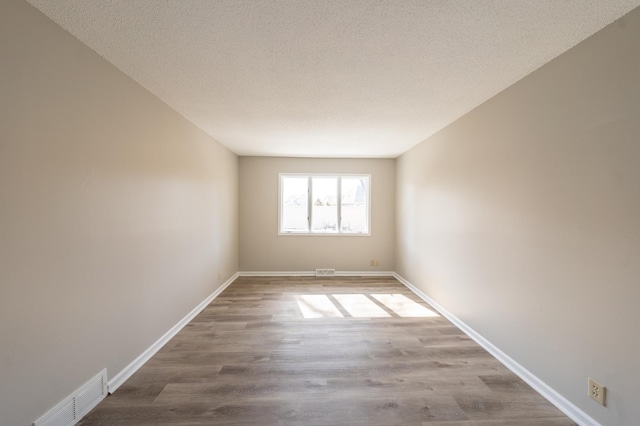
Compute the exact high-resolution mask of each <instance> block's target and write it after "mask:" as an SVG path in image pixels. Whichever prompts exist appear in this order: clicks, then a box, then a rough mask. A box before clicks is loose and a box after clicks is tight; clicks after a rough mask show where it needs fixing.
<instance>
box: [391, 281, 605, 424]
mask: <svg viewBox="0 0 640 426" xmlns="http://www.w3.org/2000/svg"><path fill="white" fill-rule="evenodd" d="M394 277H395V278H396V279H397V280H398V281H400V282H401V283H402V284H404V285H405V286H406V287H407V288H408V289H409V290H411V291H412V292H414V293H415V294H416V295H417V296H418V297H419V298H421V299H422V300H424V301H425V302H427V303H428V304H429V305H431V306H432V307H433V308H434V309H435V310H436V311H438V312H439V313H440V314H441V315H442V316H443V317H445V318H446V319H448V320H449V321H451V322H452V323H453V324H454V325H455V326H456V327H458V328H459V329H460V330H462V331H463V332H464V333H465V334H466V335H467V336H469V337H470V338H472V339H473V340H474V341H475V342H476V343H478V344H479V345H480V346H482V347H483V348H484V349H485V350H486V351H487V352H489V353H490V354H491V355H493V356H494V357H495V358H496V359H497V360H498V361H500V362H501V363H502V364H504V366H505V367H507V368H508V369H509V370H511V371H512V372H513V373H515V374H516V375H517V376H518V377H520V378H521V379H522V380H524V381H525V382H526V383H527V384H528V385H529V386H531V387H532V388H533V389H535V390H536V391H537V392H538V393H539V394H540V395H542V396H543V397H545V398H546V399H547V400H548V401H549V402H550V403H552V404H553V405H555V406H556V407H557V408H558V409H559V410H560V411H562V412H563V413H565V414H566V415H567V416H568V417H569V418H571V419H572V420H573V421H574V422H576V423H578V424H579V425H582V426H601V425H600V423H598V422H597V421H595V420H594V419H593V418H591V417H590V416H589V415H587V414H586V413H585V412H584V411H582V410H581V409H580V408H578V407H577V406H576V405H575V404H573V403H572V402H571V401H569V400H568V399H567V398H565V397H564V396H562V395H560V394H559V393H558V392H557V391H556V390H554V389H553V388H552V387H551V386H549V385H547V384H546V383H545V382H543V381H542V380H540V379H539V378H538V377H537V376H535V375H534V374H533V373H531V372H530V371H529V370H527V369H526V368H524V367H523V366H522V365H520V364H519V363H518V362H516V361H515V360H514V359H513V358H511V357H510V356H509V355H507V354H505V353H504V352H502V351H501V350H500V349H499V348H498V347H497V346H495V345H494V344H493V343H491V342H490V341H488V340H487V339H485V338H484V337H483V336H482V335H480V334H479V333H478V332H476V331H475V330H474V329H472V328H471V327H469V326H468V325H467V324H465V323H464V322H462V321H461V320H460V319H459V318H458V317H456V316H455V315H453V314H452V313H451V312H449V311H447V310H446V309H445V308H444V307H443V306H441V305H440V304H438V302H436V301H435V300H433V299H432V298H430V297H429V296H427V295H426V294H425V293H424V292H422V290H420V289H418V288H417V287H415V286H414V285H413V284H411V283H410V282H409V281H407V280H406V279H404V278H403V277H401V276H400V275H398V274H397V273H394Z"/></svg>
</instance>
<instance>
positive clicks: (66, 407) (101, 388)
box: [33, 369, 107, 426]
mask: <svg viewBox="0 0 640 426" xmlns="http://www.w3.org/2000/svg"><path fill="white" fill-rule="evenodd" d="M105 396H107V370H106V369H104V370H102V371H101V372H100V373H98V374H97V375H96V376H95V377H93V378H92V379H91V380H89V381H88V382H87V383H85V384H84V385H82V386H81V387H80V388H79V389H77V390H76V391H75V392H74V393H72V394H71V395H69V396H68V397H67V398H65V399H64V400H63V401H61V402H60V403H59V404H58V405H56V406H55V407H53V408H52V409H51V410H49V411H48V412H47V413H46V414H45V415H43V416H42V417H40V418H39V419H38V420H36V421H35V422H33V426H72V425H75V424H76V423H78V422H79V421H80V419H82V417H84V416H85V415H86V414H87V413H88V412H89V411H91V409H93V407H95V406H96V405H98V403H99V402H100V401H102V400H103V399H104V397H105Z"/></svg>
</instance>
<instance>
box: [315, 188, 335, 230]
mask: <svg viewBox="0 0 640 426" xmlns="http://www.w3.org/2000/svg"><path fill="white" fill-rule="evenodd" d="M311 200H312V202H313V206H312V213H311V231H312V232H338V205H337V201H338V178H336V177H313V178H311Z"/></svg>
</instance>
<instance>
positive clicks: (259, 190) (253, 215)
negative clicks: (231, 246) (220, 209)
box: [239, 157, 395, 271]
mask: <svg viewBox="0 0 640 426" xmlns="http://www.w3.org/2000/svg"><path fill="white" fill-rule="evenodd" d="M239 170H240V174H239V177H240V179H239V190H240V195H239V198H240V199H239V221H240V225H239V226H240V234H239V244H240V255H239V265H240V270H241V271H312V270H315V269H316V268H335V269H336V270H340V271H392V270H393V269H394V250H395V249H394V241H395V160H394V159H318V158H278V157H240V160H239ZM307 172H308V173H336V174H339V173H344V174H347V173H362V174H370V175H371V236H300V235H296V236H290V235H285V236H279V235H278V186H279V180H278V174H279V173H307ZM372 259H376V260H379V262H380V264H379V266H378V267H372V266H370V261H371V260H372Z"/></svg>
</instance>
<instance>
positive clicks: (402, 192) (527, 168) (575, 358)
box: [396, 9, 640, 425]
mask: <svg viewBox="0 0 640 426" xmlns="http://www.w3.org/2000/svg"><path fill="white" fill-rule="evenodd" d="M639 52H640V9H636V10H635V11H633V12H632V13H630V14H629V15H627V16H626V17H625V18H624V19H622V20H620V21H618V22H616V23H614V24H612V25H611V26H609V27H607V28H606V29H604V30H603V31H601V32H599V33H597V34H596V35H595V36H593V37H591V38H590V39H588V40H586V41H585V42H584V43H582V44H580V45H578V46H577V47H575V48H574V49H571V50H570V51H568V52H567V53H565V54H563V55H561V56H560V57H558V58H557V59H556V60H554V61H552V62H551V63H549V64H547V65H546V66H544V67H542V68H541V69H539V70H538V71H536V72H534V73H533V74H531V75H530V76H528V77H527V78H525V79H524V80H522V81H520V82H518V83H517V84H515V85H513V86H512V87H510V88H509V89H507V90H505V91H504V92H503V93H501V94H499V95H498V96H496V97H495V98H493V99H491V100H490V101H488V102H487V103H485V104H484V105H482V106H480V107H479V108H477V109H476V110H474V111H472V112H471V113H469V114H468V115H466V116H464V117H463V118H461V119H459V120H458V121H456V122H455V123H453V124H452V125H450V126H449V127H447V128H446V129H444V130H443V131H441V132H440V133H438V134H436V135H435V136H433V137H431V138H430V139H427V140H426V141H424V142H423V143H421V144H420V145H418V146H416V147H415V148H414V149H412V150H411V151H409V152H408V153H406V154H404V155H403V156H401V157H400V158H399V160H398V164H397V167H398V175H397V194H396V195H397V197H398V210H397V212H398V213H397V260H396V267H397V270H398V272H399V273H400V274H401V275H402V276H404V277H405V278H406V279H407V280H409V281H410V282H412V283H413V284H414V285H416V286H417V287H419V288H420V289H422V290H423V291H424V292H425V293H427V294H428V295H430V296H431V297H432V298H434V299H435V300H436V301H437V302H439V303H440V304H441V305H443V306H444V307H445V308H446V309H448V310H449V311H450V312H452V313H453V314H454V315H456V316H457V317H458V318H460V319H461V320H463V321H464V322H465V323H467V324H468V325H469V326H471V327H472V328H474V329H475V330H476V331H478V332H479V333H480V334H481V335H483V336H484V337H486V338H487V339H488V340H489V341H490V342H492V343H493V344H495V345H496V346H498V347H499V348H500V349H502V350H503V351H504V352H506V353H507V354H508V355H509V356H511V357H512V358H514V359H515V360H516V361H517V362H519V363H520V364H522V365H523V366H524V367H525V368H527V369H529V370H530V371H531V372H532V373H534V374H535V375H536V376H538V377H539V378H540V379H542V380H543V381H544V382H546V383H547V384H549V385H550V386H551V387H552V388H554V389H555V390H557V391H558V392H560V393H561V394H562V395H564V396H565V397H566V398H568V399H569V400H570V401H572V402H573V403H574V404H576V405H578V406H579V407H580V408H581V409H582V410H583V411H585V412H586V413H588V414H589V415H590V416H592V417H593V418H595V419H597V420H598V421H600V422H601V423H602V424H603V425H604V424H606V425H623V424H624V425H637V424H640V406H639V405H638V397H639V395H640V393H639V391H638V386H637V384H638V380H640V364H639V363H638V354H640V332H639V331H638V324H640V281H639V278H640V54H639ZM587 376H592V377H593V378H595V379H596V380H599V381H600V382H601V383H602V384H604V385H605V386H607V387H608V390H609V394H608V400H609V403H608V407H607V408H603V407H601V406H599V405H597V404H596V403H595V402H593V401H591V400H590V399H589V398H588V397H587Z"/></svg>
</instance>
